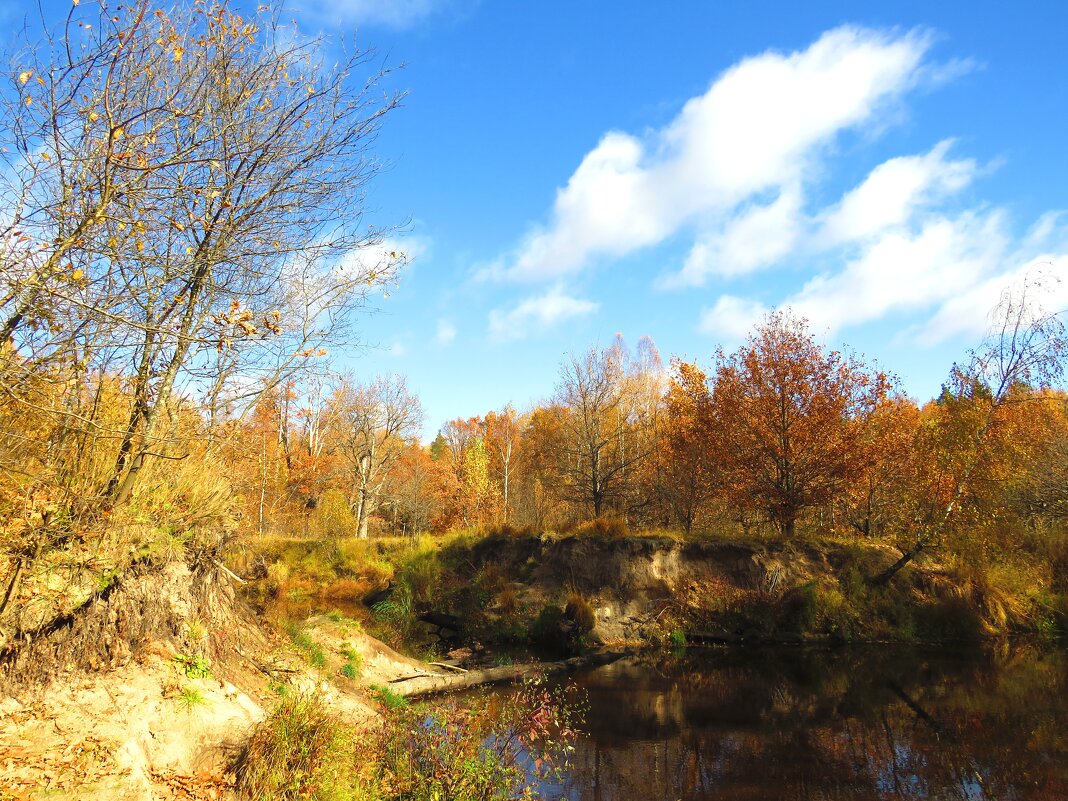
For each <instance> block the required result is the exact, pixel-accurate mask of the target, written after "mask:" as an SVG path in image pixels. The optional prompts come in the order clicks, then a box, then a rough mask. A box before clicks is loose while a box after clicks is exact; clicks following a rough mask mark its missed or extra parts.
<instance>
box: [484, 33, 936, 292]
mask: <svg viewBox="0 0 1068 801" xmlns="http://www.w3.org/2000/svg"><path fill="white" fill-rule="evenodd" d="M929 45H930V40H929V37H928V36H926V35H924V34H922V33H917V32H912V33H907V34H903V35H898V34H886V33H879V32H876V31H871V30H866V29H861V28H854V27H843V28H838V29H835V30H833V31H830V32H828V33H826V34H824V35H823V36H822V37H820V39H819V40H818V41H816V42H815V43H814V44H813V45H811V46H810V47H809V48H808V49H807V50H805V51H802V52H796V53H792V54H789V55H783V54H781V53H776V52H767V53H764V54H762V55H759V56H756V57H753V58H749V59H746V60H744V61H742V62H741V63H739V64H738V65H736V66H735V67H733V68H731V69H730V70H728V71H727V72H725V73H724V74H723V75H721V76H720V77H719V78H718V79H717V80H716V81H715V82H714V83H713V84H712V86H711V87H710V88H709V90H708V91H707V92H706V93H705V94H703V95H701V96H699V97H696V98H693V99H692V100H690V101H689V102H688V103H686V105H685V106H684V108H683V109H682V111H681V112H680V113H679V115H678V116H677V117H676V118H675V119H674V120H673V121H672V122H671V123H670V124H669V125H668V126H666V127H665V128H663V129H661V130H659V131H655V132H653V133H651V134H650V135H648V136H646V137H644V138H642V139H639V138H637V137H634V136H631V135H629V134H626V133H621V132H611V133H608V134H606V135H605V136H604V137H603V138H602V140H601V141H600V143H599V144H598V145H597V146H596V147H595V148H594V149H593V150H592V151H591V152H590V153H588V154H587V155H586V157H585V158H584V159H583V160H582V163H581V164H580V165H579V167H578V169H577V170H576V171H575V173H574V174H573V175H572V176H571V178H570V180H569V181H568V183H567V185H566V186H565V187H564V188H562V189H561V190H560V191H559V192H558V194H557V197H556V201H555V204H554V207H553V214H552V220H551V222H550V224H549V225H548V226H546V227H543V228H540V229H538V230H536V231H534V232H533V233H532V234H531V235H529V236H528V237H527V238H526V239H525V241H524V242H523V243H522V244H521V246H520V248H519V250H518V253H517V254H516V255H515V256H514V258H512V259H510V260H509V261H508V262H506V266H504V267H503V268H502V269H500V270H498V272H499V273H503V274H504V275H505V276H507V277H510V278H513V279H518V280H544V279H552V278H555V277H559V276H561V275H565V274H568V273H571V272H575V271H578V270H580V269H582V268H584V267H586V266H587V265H589V264H590V263H591V261H593V260H594V259H595V258H597V257H599V256H620V255H623V254H626V253H629V252H632V251H634V250H636V249H638V248H641V247H644V246H648V245H652V244H656V243H658V242H661V241H663V240H664V239H666V238H667V237H669V236H671V235H673V234H675V233H676V232H678V231H679V230H680V229H682V228H683V227H684V226H688V225H691V224H695V223H696V224H699V225H700V226H701V227H702V228H703V229H705V230H709V231H717V230H720V229H724V230H723V233H721V234H715V233H713V234H712V235H711V236H710V237H709V238H708V239H707V240H706V241H703V242H702V243H699V246H698V247H697V248H695V252H694V254H691V260H690V262H689V263H688V265H687V268H686V269H688V271H689V273H688V275H687V276H686V277H688V278H689V280H692V281H699V280H702V279H703V276H704V275H705V274H706V273H707V272H708V270H709V269H710V267H709V266H708V265H709V259H710V258H711V257H712V256H713V255H718V254H720V253H725V254H727V255H728V257H733V258H734V263H733V264H732V265H731V266H729V268H728V271H735V272H737V271H741V270H744V269H752V268H753V267H754V266H758V265H759V264H760V263H761V259H756V260H755V261H754V260H752V259H749V260H748V261H747V259H745V258H739V257H737V256H732V254H734V253H735V252H736V251H733V250H732V237H733V238H734V239H737V240H738V241H739V243H741V242H743V241H744V240H745V238H746V236H747V235H748V236H751V234H752V231H753V230H757V229H759V228H760V226H761V224H762V220H761V212H764V213H765V214H764V221H763V224H764V225H766V224H767V222H766V220H767V216H768V215H771V216H774V215H775V214H776V213H778V214H784V213H786V211H787V210H788V209H789V207H790V206H791V204H798V203H799V202H800V195H799V194H798V192H799V190H798V187H799V186H800V184H801V181H802V179H803V177H804V176H805V175H806V173H807V172H809V171H810V169H811V168H812V166H813V164H812V163H813V162H814V161H815V160H816V158H817V156H818V155H819V153H820V152H821V151H822V150H823V149H824V148H826V147H827V146H828V145H829V144H830V143H832V142H833V140H834V138H835V137H836V135H837V134H838V133H840V132H841V131H843V130H846V129H849V128H854V127H857V126H861V125H864V124H866V123H871V122H873V121H875V120H876V119H877V117H878V115H877V112H879V111H880V110H881V109H882V108H883V107H884V106H885V104H886V103H887V102H889V101H892V100H893V99H894V98H896V97H898V96H900V95H901V94H902V93H903V92H905V91H907V90H908V89H909V88H911V87H912V86H913V85H914V83H915V82H916V80H918V76H919V75H921V74H922V71H921V70H920V69H919V68H920V65H921V62H922V60H923V57H924V55H925V53H926V51H927V49H928V47H929ZM764 193H768V194H773V195H776V196H777V197H778V200H777V201H775V202H774V203H772V204H771V205H770V206H769V207H766V208H761V207H753V208H750V209H748V210H743V217H744V219H745V222H743V224H742V228H743V230H741V231H738V232H736V233H735V232H733V231H726V230H725V226H724V225H723V224H722V221H723V219H724V218H727V217H729V216H730V213H731V211H732V210H733V209H735V208H736V207H737V206H738V205H739V204H745V203H747V202H751V201H752V200H753V198H754V196H757V195H761V194H764ZM746 225H748V226H749V228H750V232H748V233H747V232H746V231H745V230H744V228H745V227H746ZM782 247H785V245H780V246H779V248H780V250H781V248H782ZM773 250H774V249H773ZM763 258H764V259H767V258H770V256H764V257H763Z"/></svg>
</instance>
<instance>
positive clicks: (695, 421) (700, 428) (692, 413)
mask: <svg viewBox="0 0 1068 801" xmlns="http://www.w3.org/2000/svg"><path fill="white" fill-rule="evenodd" d="M714 431H715V421H714V419H713V416H712V393H711V390H710V389H709V386H708V377H707V375H706V374H705V373H704V371H703V370H701V369H700V368H699V367H698V366H697V365H696V364H691V363H687V362H683V361H676V362H675V363H674V364H673V370H672V376H671V382H670V384H669V386H668V391H667V395H666V397H665V401H664V414H663V425H662V426H661V427H660V429H659V435H660V436H659V442H658V446H657V448H656V452H655V458H656V462H657V465H658V473H657V479H658V483H657V485H658V488H659V491H660V495H661V498H662V503H663V504H664V505H665V506H666V507H667V508H668V509H669V510H670V511H671V513H672V516H673V517H674V519H675V522H676V523H678V524H679V525H680V526H682V528H683V529H684V530H685V531H686V532H687V533H689V532H690V531H691V530H692V529H693V526H694V521H695V520H697V518H698V517H699V516H700V515H701V513H702V512H703V510H704V509H705V508H706V507H707V505H708V503H709V502H710V501H711V500H712V498H713V497H714V496H715V494H716V492H717V490H718V488H719V474H720V469H719V464H718V461H717V452H716V449H715V447H714V445H713V442H714V436H713V435H714Z"/></svg>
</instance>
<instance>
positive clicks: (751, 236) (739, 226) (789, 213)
mask: <svg viewBox="0 0 1068 801" xmlns="http://www.w3.org/2000/svg"><path fill="white" fill-rule="evenodd" d="M801 202H802V201H801V189H800V187H798V186H796V185H795V186H789V187H785V188H783V190H782V191H781V192H780V193H779V196H778V197H777V198H776V199H775V200H774V201H773V202H771V203H768V204H767V205H764V206H760V205H754V206H750V207H749V208H746V209H744V210H742V211H741V212H739V213H738V214H737V216H735V217H734V218H733V219H731V220H730V221H729V222H727V223H726V224H725V225H724V226H723V227H722V228H721V229H720V230H719V231H717V232H715V233H711V234H708V235H706V236H704V237H701V238H699V239H698V240H697V242H696V243H695V244H694V246H693V248H692V249H691V250H690V253H689V255H688V256H687V257H686V261H685V263H684V264H683V267H682V270H681V272H679V273H677V274H676V275H672V276H668V277H667V278H666V279H664V280H663V281H661V284H662V285H664V286H696V285H700V284H703V283H704V282H705V279H706V277H707V276H708V275H710V274H713V273H714V274H717V275H721V276H728V277H729V276H733V275H739V274H742V273H748V272H752V271H753V270H757V269H760V268H761V267H766V266H768V265H770V264H774V263H775V262H777V261H779V260H780V259H781V258H782V257H784V256H785V255H786V254H788V253H789V252H790V251H791V249H793V248H794V247H795V245H797V243H798V240H799V239H800V237H801V233H802V230H801V224H802V221H801Z"/></svg>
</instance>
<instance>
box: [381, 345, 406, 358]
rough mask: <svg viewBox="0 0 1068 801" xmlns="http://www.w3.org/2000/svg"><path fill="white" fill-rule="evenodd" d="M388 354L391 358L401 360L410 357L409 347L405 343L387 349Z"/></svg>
mask: <svg viewBox="0 0 1068 801" xmlns="http://www.w3.org/2000/svg"><path fill="white" fill-rule="evenodd" d="M386 352H387V353H388V354H389V355H390V356H393V357H395V358H398V359H400V358H403V357H404V356H407V355H408V346H407V345H405V344H404V343H403V342H394V343H393V344H392V345H390V346H389V347H388V348H387V349H386Z"/></svg>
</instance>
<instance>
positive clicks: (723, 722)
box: [542, 645, 1068, 801]
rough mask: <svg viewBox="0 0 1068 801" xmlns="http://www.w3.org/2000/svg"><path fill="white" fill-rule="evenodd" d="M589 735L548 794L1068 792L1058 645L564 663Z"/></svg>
mask: <svg viewBox="0 0 1068 801" xmlns="http://www.w3.org/2000/svg"><path fill="white" fill-rule="evenodd" d="M570 681H571V682H573V683H574V684H576V685H578V687H580V688H582V690H584V691H585V693H586V694H587V696H588V712H587V715H586V722H585V726H584V728H585V731H586V735H585V736H584V737H583V738H582V739H581V740H580V741H579V743H578V746H577V752H576V753H575V754H574V756H573V758H572V760H571V764H570V767H569V769H568V771H567V773H566V775H565V777H564V779H563V781H562V782H561V783H560V784H557V785H554V786H547V787H543V788H542V795H543V797H544V798H549V799H564V798H566V799H572V800H573V801H578V799H582V801H691V800H693V801H696V799H731V801H749V800H755V799H761V801H763V799H820V800H821V801H823V800H826V801H832V800H834V801H837V800H838V799H898V798H905V799H999V800H1000V799H1048V801H1068V658H1066V655H1065V652H1064V651H1058V650H1050V649H1048V648H1039V647H1029V646H1026V645H1012V646H1009V645H1003V646H1000V647H995V648H988V649H985V650H982V651H977V652H972V653H949V652H946V651H944V650H939V651H933V650H923V649H912V648H901V647H892V646H884V647H879V648H874V647H870V648H863V649H819V648H791V649H784V648H780V649H771V648H769V649H763V648H730V649H710V650H702V651H690V652H688V653H686V654H684V655H676V656H665V655H659V656H644V657H641V656H640V657H628V658H626V659H624V660H623V661H620V662H617V663H615V664H612V665H608V666H606V667H602V668H598V669H596V670H591V671H589V672H586V673H583V674H579V675H576V676H573V677H571V678H570Z"/></svg>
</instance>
